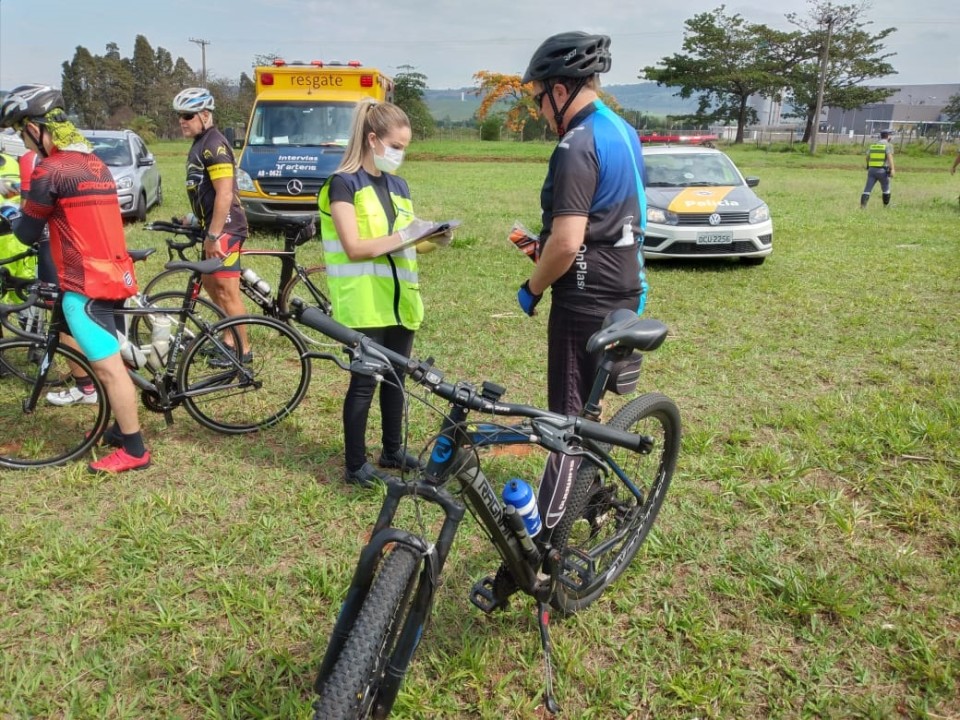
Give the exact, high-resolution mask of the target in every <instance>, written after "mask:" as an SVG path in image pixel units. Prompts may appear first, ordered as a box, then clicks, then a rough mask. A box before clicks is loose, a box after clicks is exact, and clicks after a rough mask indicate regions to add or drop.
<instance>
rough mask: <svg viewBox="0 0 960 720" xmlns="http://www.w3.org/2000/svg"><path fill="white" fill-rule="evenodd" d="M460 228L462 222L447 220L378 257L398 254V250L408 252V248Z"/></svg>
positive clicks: (435, 224)
mask: <svg viewBox="0 0 960 720" xmlns="http://www.w3.org/2000/svg"><path fill="white" fill-rule="evenodd" d="M458 227H460V220H447V221H446V222H440V223H434V225H433V226H432V227H430V228H429V229H428V230H427V231H426V232H425V233H423V234H422V235H418V236H417V237H415V238H410V239H409V240H407V241H406V242H402V243H398V244H397V245H394V246H393V247H392V248H390V249H389V250H387V251H385V252H383V253H381V254H380V255H378V257H381V256H383V255H389V254H390V253H394V252H397V250H406V249H407V248H409V247H413V246H414V245H416V244H417V243H419V242H421V241H423V240H429V239H430V238H432V237H434V236H436V235H443V234H444V233H445V232H447V231H448V230H453V229H454V228H458Z"/></svg>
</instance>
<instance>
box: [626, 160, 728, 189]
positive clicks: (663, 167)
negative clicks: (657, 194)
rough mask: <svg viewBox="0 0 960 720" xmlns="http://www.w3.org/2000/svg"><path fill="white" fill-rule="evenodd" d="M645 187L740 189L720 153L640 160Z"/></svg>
mask: <svg viewBox="0 0 960 720" xmlns="http://www.w3.org/2000/svg"><path fill="white" fill-rule="evenodd" d="M643 164H644V166H645V168H646V176H647V177H646V186H647V187H691V186H703V187H712V186H717V185H725V186H729V185H743V180H742V179H741V177H740V173H738V172H737V169H736V167H734V165H733V163H732V162H731V161H730V159H729V158H728V157H727V156H726V155H723V154H721V153H676V154H668V153H662V154H661V153H657V154H652V153H651V154H648V155H644V157H643Z"/></svg>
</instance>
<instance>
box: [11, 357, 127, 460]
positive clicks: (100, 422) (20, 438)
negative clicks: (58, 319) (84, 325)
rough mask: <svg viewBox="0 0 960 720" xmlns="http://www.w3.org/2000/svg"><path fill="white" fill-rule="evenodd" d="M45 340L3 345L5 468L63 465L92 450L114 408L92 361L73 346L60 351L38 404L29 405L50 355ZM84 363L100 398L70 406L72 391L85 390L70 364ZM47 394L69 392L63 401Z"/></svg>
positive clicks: (79, 364)
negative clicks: (46, 354) (51, 399)
mask: <svg viewBox="0 0 960 720" xmlns="http://www.w3.org/2000/svg"><path fill="white" fill-rule="evenodd" d="M44 352H45V347H44V344H43V343H39V342H34V341H31V340H20V339H13V340H6V341H4V342H2V343H0V428H2V429H0V467H7V468H35V467H46V466H49V465H62V464H63V463H66V462H69V461H70V460H74V459H76V458H78V457H80V456H81V455H83V454H84V453H86V452H87V451H88V450H90V448H92V447H93V446H94V445H95V444H96V443H97V442H98V441H99V440H100V436H101V435H102V434H103V432H104V430H106V428H107V423H108V422H109V420H110V407H109V405H108V402H107V393H106V391H105V390H104V389H103V385H102V384H101V383H100V380H99V379H98V378H97V376H96V375H94V374H93V370H92V369H91V367H90V364H89V363H88V362H87V360H86V359H85V358H84V357H83V356H82V355H80V354H79V353H77V352H74V351H73V350H72V349H71V348H68V347H63V346H60V347H58V348H57V349H56V350H54V352H53V355H52V357H51V360H50V367H49V369H48V370H47V377H46V381H45V383H44V384H43V386H42V387H40V389H39V396H38V397H37V400H36V404H35V406H34V407H33V408H32V410H30V411H29V412H26V411H25V410H24V404H25V403H28V402H29V400H30V398H31V395H32V393H33V392H34V386H35V385H36V382H37V377H38V375H39V372H40V364H41V361H42V359H43V357H44ZM68 361H70V362H73V363H75V364H76V365H77V366H79V367H80V369H81V372H82V373H84V374H87V375H89V376H90V377H91V379H92V380H93V387H94V390H95V393H96V395H95V396H90V395H88V396H84V397H85V400H84V401H83V402H74V403H72V404H69V407H67V406H65V405H66V404H67V401H66V400H65V399H66V398H69V397H70V393H73V394H74V395H76V394H77V393H79V390H77V387H76V380H75V379H74V377H73V375H72V374H71V373H70V368H69V366H68V365H67V362H68ZM47 393H53V394H54V399H55V400H56V399H57V397H56V394H57V393H64V395H63V398H64V401H63V404H62V405H55V404H52V403H51V402H49V401H48V400H47V397H46V395H47Z"/></svg>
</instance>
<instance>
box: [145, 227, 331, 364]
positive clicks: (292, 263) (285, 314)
mask: <svg viewBox="0 0 960 720" xmlns="http://www.w3.org/2000/svg"><path fill="white" fill-rule="evenodd" d="M144 227H145V229H146V230H153V231H158V232H166V233H170V234H171V235H172V236H182V237H186V238H187V240H185V241H180V242H178V241H177V240H176V239H175V238H174V237H169V238H167V241H166V242H167V254H168V256H169V258H170V260H174V256H175V255H176V257H178V258H179V259H180V260H188V259H189V258H188V255H187V252H188V251H190V250H192V249H195V250H196V256H197V259H198V260H201V259H202V258H201V257H200V253H201V252H202V246H203V234H202V231H201V230H200V229H199V228H198V227H196V226H190V225H181V224H179V223H174V222H163V221H154V222H152V223H150V224H148V225H146V226H144ZM278 233H279V234H280V235H282V237H283V249H282V250H271V249H256V248H246V247H245V248H243V249H242V250H241V251H240V255H241V257H242V258H246V259H249V258H256V257H272V258H276V259H278V260H279V261H280V276H279V279H278V282H277V288H278V291H277V292H273V291H272V290H271V288H270V285H269V283H267V282H266V281H264V280H262V279H261V278H260V277H259V276H258V275H257V274H256V272H255V271H253V270H252V268H249V267H247V268H244V270H243V272H242V273H241V274H240V291H241V292H242V293H243V294H244V295H245V296H246V297H247V298H248V299H249V300H250V302H251V303H253V306H254V307H255V308H259V311H260V312H262V313H263V314H264V315H266V316H267V317H272V318H276V319H278V320H280V321H281V322H285V323H288V324H290V326H291V327H292V328H293V329H294V330H295V331H296V332H298V333H299V334H300V336H301V337H302V338H303V340H304V341H305V342H307V343H308V344H311V345H315V344H329V340H328V339H327V338H326V337H323V336H319V335H317V334H316V333H313V332H312V331H310V330H309V329H308V328H306V327H304V326H302V325H297V324H295V323H292V322H291V321H290V320H291V317H292V310H291V308H292V306H293V301H294V300H295V299H301V300H302V301H303V302H305V303H306V304H308V305H315V306H317V307H320V308H322V309H323V310H324V312H326V313H327V314H330V313H331V312H332V311H333V307H332V305H331V304H330V300H329V299H328V295H329V290H328V289H327V282H326V273H325V268H324V266H323V265H316V266H314V267H304V266H303V265H301V264H300V263H298V262H297V255H296V253H297V248H298V247H300V246H301V245H303V244H304V243H306V242H307V241H308V240H310V239H311V238H313V237H315V235H316V225H315V224H314V222H313V219H312V218H310V217H306V218H302V217H289V218H284V219H282V220H281V221H280V222H279V227H278ZM251 273H252V274H251ZM184 282H185V271H184V270H182V269H179V270H178V269H175V270H169V269H168V270H164V271H163V272H161V273H159V274H158V275H157V276H156V277H154V278H153V279H152V280H150V282H148V283H147V284H146V285H145V286H144V288H143V294H144V295H145V296H146V297H147V298H149V299H153V298H154V297H155V296H156V295H158V294H160V293H169V292H177V291H182V288H183V285H184Z"/></svg>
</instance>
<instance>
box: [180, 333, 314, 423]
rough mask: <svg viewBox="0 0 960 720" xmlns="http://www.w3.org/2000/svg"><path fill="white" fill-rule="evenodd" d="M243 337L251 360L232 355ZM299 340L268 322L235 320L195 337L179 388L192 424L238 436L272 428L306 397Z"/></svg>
mask: <svg viewBox="0 0 960 720" xmlns="http://www.w3.org/2000/svg"><path fill="white" fill-rule="evenodd" d="M244 333H245V334H246V336H247V339H248V342H249V347H250V350H251V356H250V357H249V358H248V357H244V358H241V357H239V354H238V353H237V351H236V350H234V349H233V348H237V347H239V346H240V343H239V342H238V341H239V339H240V337H242V335H243V334H244ZM304 353H306V348H305V347H304V344H303V341H302V340H301V339H300V337H299V336H298V335H297V334H296V333H295V332H294V331H293V330H292V329H291V328H290V327H289V326H288V325H284V324H283V323H281V322H280V321H278V320H274V319H273V318H268V317H262V316H259V315H240V316H236V317H230V318H227V319H226V320H223V321H221V322H219V323H217V324H216V325H214V326H213V327H212V328H210V331H209V332H208V333H204V334H203V335H200V336H199V337H198V338H197V339H196V341H195V342H194V343H193V344H191V345H190V346H189V347H188V348H187V349H186V352H185V354H184V357H183V360H182V361H181V365H180V372H179V375H178V378H177V380H178V386H179V388H180V391H181V392H182V393H183V394H184V396H185V397H184V398H183V404H184V406H185V407H186V409H187V412H188V413H190V415H191V417H193V419H194V420H196V421H197V422H199V423H200V424H201V425H203V426H205V427H208V428H210V429H211V430H215V431H217V432H222V433H228V434H238V433H248V432H254V431H256V430H262V429H264V428H268V427H271V426H272V425H276V424H277V423H278V422H280V421H281V420H283V418H285V417H286V416H287V415H289V414H290V413H292V412H293V411H294V409H295V408H296V407H297V405H299V404H300V401H301V400H303V397H304V395H306V393H307V387H308V386H309V384H310V361H309V360H308V359H307V358H306V357H304Z"/></svg>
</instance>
